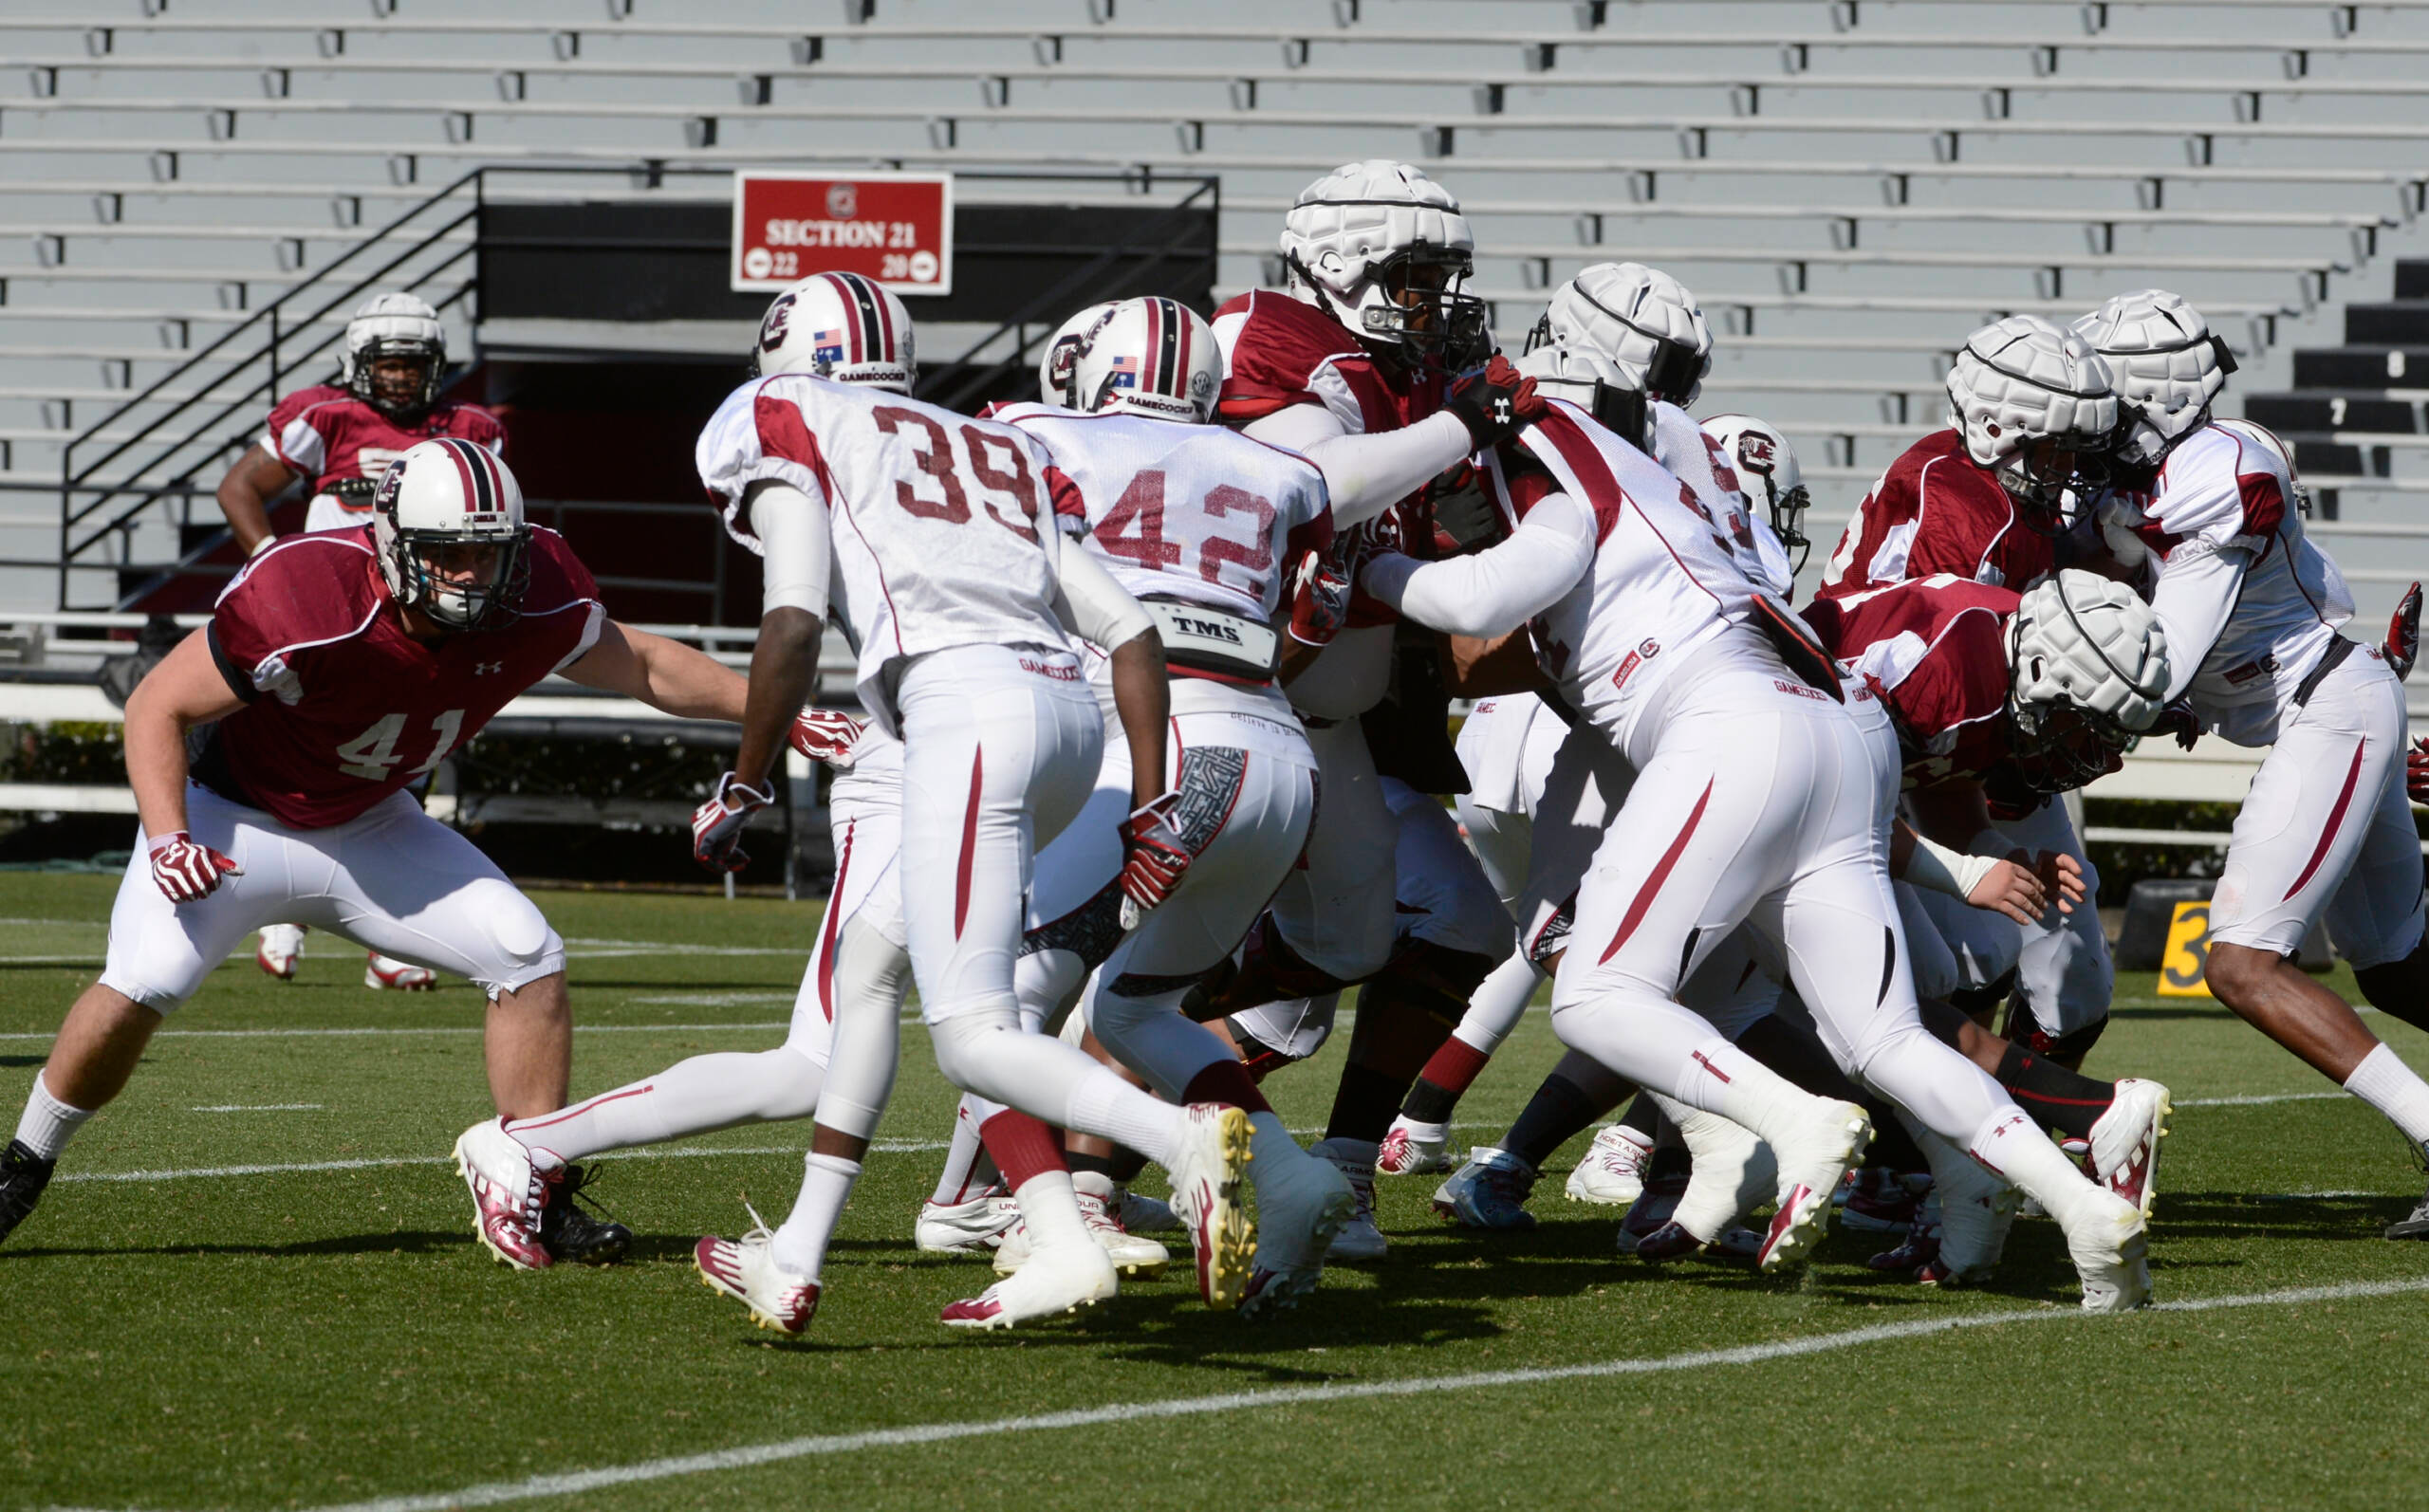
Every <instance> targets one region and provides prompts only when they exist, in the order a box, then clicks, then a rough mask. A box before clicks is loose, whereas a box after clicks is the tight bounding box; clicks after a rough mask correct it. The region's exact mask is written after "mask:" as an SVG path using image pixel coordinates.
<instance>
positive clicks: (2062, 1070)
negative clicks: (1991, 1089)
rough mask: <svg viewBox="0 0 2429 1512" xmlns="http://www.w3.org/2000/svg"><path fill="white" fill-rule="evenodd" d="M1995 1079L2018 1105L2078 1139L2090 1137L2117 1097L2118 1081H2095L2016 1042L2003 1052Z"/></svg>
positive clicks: (2051, 1126) (2049, 1125) (2045, 1123)
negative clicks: (2092, 1130)
mask: <svg viewBox="0 0 2429 1512" xmlns="http://www.w3.org/2000/svg"><path fill="white" fill-rule="evenodd" d="M1992 1079H1993V1080H1995V1081H1997V1082H1998V1084H1999V1085H2000V1086H2002V1087H2005V1088H2006V1089H2007V1094H2008V1096H2009V1097H2013V1098H2014V1099H2015V1103H2016V1106H2017V1107H2019V1108H2022V1109H2023V1110H2024V1111H2025V1112H2027V1113H2029V1114H2030V1115H2032V1116H2034V1117H2035V1118H2038V1119H2040V1120H2041V1122H2042V1123H2043V1124H2044V1125H2046V1126H2048V1127H2049V1128H2053V1129H2056V1130H2058V1131H2060V1132H2061V1133H2063V1134H2072V1135H2073V1136H2074V1137H2076V1138H2078V1139H2088V1138H2090V1137H2091V1126H2092V1125H2093V1124H2095V1123H2098V1122H2099V1121H2100V1116H2101V1115H2102V1114H2105V1113H2106V1112H2107V1111H2108V1105H2109V1104H2110V1103H2112V1102H2115V1101H2116V1100H2117V1083H2115V1082H2114V1081H2095V1080H2093V1079H2091V1078H2089V1077H2087V1076H2085V1075H2084V1074H2083V1073H2082V1072H2080V1071H2069V1070H2067V1068H2066V1067H2065V1066H2062V1065H2060V1064H2059V1063H2058V1062H2057V1061H2055V1060H2050V1059H2049V1057H2048V1056H2045V1055H2035V1054H2033V1053H2032V1052H2031V1051H2030V1050H2028V1049H2026V1048H2025V1047H2024V1046H2023V1045H2020V1044H2017V1043H2015V1042H2013V1041H2010V1042H2008V1046H2007V1048H2006V1049H2004V1050H2002V1051H2000V1052H1999V1069H1998V1070H1997V1071H1995V1072H1993V1073H1992Z"/></svg>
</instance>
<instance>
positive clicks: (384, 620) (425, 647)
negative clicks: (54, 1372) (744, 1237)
mask: <svg viewBox="0 0 2429 1512" xmlns="http://www.w3.org/2000/svg"><path fill="white" fill-rule="evenodd" d="M552 672H556V673H564V674H565V675H566V676H567V677H569V678H572V679H573V680H574V681H576V682H580V683H583V684H584V685H586V686H589V687H594V688H602V689H605V690H608V691H613V692H618V693H622V694H624V695H626V696H628V697H632V698H638V699H640V700H641V701H642V702H644V703H646V704H649V705H650V706H652V707H653V708H657V709H660V710H665V711H666V712H668V713H671V714H674V715H677V716H678V717H680V718H685V719H719V720H728V721H738V720H739V719H740V718H741V717H742V711H743V681H742V679H741V678H740V677H739V676H737V675H736V674H735V673H732V672H731V671H729V670H727V669H726V668H724V667H721V666H719V665H718V664H717V663H716V662H714V661H713V660H711V659H710V658H709V657H708V656H706V655H702V654H701V653H699V652H697V651H695V650H692V649H690V648H688V647H684V646H679V645H677V644H676V643H675V642H673V641H670V640H665V639H661V638H660V637H658V636H652V635H648V634H645V633H643V632H641V631H638V630H632V629H628V628H626V627H624V626H621V625H619V624H617V623H616V622H615V621H613V620H611V619H610V618H608V617H607V613H606V611H605V610H604V609H603V608H602V607H601V605H600V602H599V599H598V595H597V591H596V589H595V588H594V587H593V585H592V582H591V578H590V574H589V573H588V572H587V571H586V570H584V567H583V565H582V563H581V562H580V561H579V560H577V559H576V558H575V556H574V554H573V551H572V548H571V547H569V546H567V545H566V543H565V540H564V538H562V537H561V536H559V535H557V534H556V532H554V531H552V530H545V529H541V528H538V527H535V526H530V525H528V524H526V523H525V521H524V518H523V495H522V490H521V489H520V488H519V487H518V486H517V485H516V483H515V481H514V476H513V474H512V473H510V472H509V471H508V470H507V469H506V466H505V464H504V463H502V462H500V461H499V460H498V459H497V457H496V456H495V455H494V454H493V453H491V452H490V451H489V450H488V449H487V448H485V447H482V446H478V445H475V444H473V442H470V441H467V440H464V439H461V438H459V437H449V438H445V439H440V440H432V441H421V442H417V443H415V444H414V445H412V446H410V447H408V448H406V449H405V451H404V452H403V454H402V455H401V456H399V457H398V458H397V460H396V461H394V462H393V463H391V464H390V465H389V467H388V470H387V471H386V472H385V473H383V474H382V475H381V477H380V488H379V489H378V491H377V492H376V493H375V494H374V495H373V499H372V523H371V524H370V525H368V526H357V527H355V528H352V529H347V530H336V531H327V532H323V533H318V534H312V535H306V536H298V537H294V538H291V539H289V540H287V541H284V542H281V543H280V544H277V545H274V546H272V547H270V548H269V550H266V551H263V552H261V553H259V554H257V555H256V556H255V557H254V558H253V559H252V560H251V561H250V562H248V563H247V564H246V566H245V568H244V570H243V571H242V572H240V573H239V574H238V575H237V576H236V578H235V580H234V581H232V582H231V583H230V584H229V585H228V588H227V590H226V591H225V592H224V593H222V594H221V595H220V596H219V600H218V602H217V603H216V604H215V605H214V606H213V610H212V617H211V622H210V623H209V624H208V625H205V626H204V627H202V628H201V629H198V630H196V631H195V632H194V633H193V634H192V635H190V636H187V637H186V638H185V639H184V640H182V641H180V642H179V643H178V645H177V648H176V650H175V651H173V652H172V653H170V655H168V657H167V658H166V659H164V660H163V661H162V662H161V663H160V664H159V665H158V667H156V668H154V669H153V670H152V672H151V673H150V674H149V675H147V676H146V677H145V678H144V680H143V681H142V683H141V684H139V686H138V687H137V689H136V691H135V693H134V695H133V696H132V697H130V698H129V699H128V700H127V706H126V765H127V780H128V782H129V783H130V784H132V785H133V787H134V789H135V798H136V806H137V811H138V813H139V815H140V817H141V830H140V833H139V837H138V840H137V844H136V848H135V858H134V860H133V861H131V862H130V863H129V864H128V867H127V872H126V879H125V881H124V882H123V883H121V886H120V888H119V892H118V901H117V903H116V904H115V905H114V907H113V908H112V910H111V914H110V946H109V959H108V963H107V965H105V966H104V967H103V968H102V975H101V979H100V981H98V982H96V983H95V984H94V985H93V986H90V987H87V988H86V989H85V990H84V992H83V995H82V996H81V997H79V998H78V999H77V1000H76V1004H75V1006H74V1007H73V1008H71V1009H70V1010H69V1012H68V1014H67V1019H66V1022H65V1024H64V1025H63V1026H62V1027H61V1029H60V1032H59V1039H58V1042H57V1043H56V1044H55V1045H54V1047H53V1049H52V1051H51V1055H50V1059H49V1060H48V1062H47V1063H46V1065H45V1066H44V1068H43V1070H42V1072H41V1073H40V1074H39V1075H38V1076H36V1077H35V1079H34V1085H33V1090H32V1094H31V1096H30V1097H28V1100H27V1104H26V1112H25V1116H24V1118H23V1120H22V1121H21V1122H20V1123H19V1125H18V1128H17V1135H16V1138H15V1140H14V1141H13V1142H12V1143H11V1144H10V1145H9V1149H8V1152H7V1153H6V1155H5V1156H0V1234H5V1233H6V1232H7V1231H8V1230H9V1228H10V1227H12V1226H15V1225H16V1224H17V1223H18V1222H20V1221H21V1220H23V1219H24V1217H25V1216H26V1214H27V1213H28V1212H30V1211H31V1210H32V1208H33V1206H34V1201H35V1199H36V1198H37V1197H38V1196H39V1195H40V1194H41V1192H42V1189H43V1185H44V1183H45V1182H46V1181H47V1180H48V1179H49V1177H50V1173H51V1171H52V1168H53V1166H54V1164H55V1162H56V1161H57V1160H58V1159H59V1157H60V1152H61V1151H62V1150H63V1149H64V1148H65V1146H66V1144H67V1141H68V1139H69V1137H70V1136H71V1135H73V1134H74V1133H75V1132H76V1130H77V1128H78V1127H79V1126H81V1125H82V1124H83V1122H84V1120H86V1119H87V1118H89V1117H91V1116H92V1115H93V1113H94V1111H95V1110H97V1109H99V1108H101V1107H102V1105H103V1104H105V1103H107V1102H108V1101H109V1100H110V1099H111V1098H113V1097H117V1096H118V1094H119V1092H120V1090H121V1088H122V1087H123V1086H124V1085H125V1084H126V1080H127V1078H128V1077H129V1076H130V1075H132V1074H133V1072H134V1070H135V1067H136V1063H137V1061H138V1060H139V1059H140V1058H141V1056H142V1053H143V1048H144V1046H145V1044H146V1043H148V1042H150V1040H151V1038H152V1035H153V1032H154V1031H155V1030H157V1029H158V1027H159V1026H160V1023H161V1021H162V1020H163V1019H165V1018H166V1017H167V1016H168V1015H169V1014H170V1013H172V1012H175V1011H176V1008H177V1007H178V1005H181V1004H183V1003H184V1002H185V1001H186V1000H187V999H188V998H190V997H192V996H194V994H195V992H196V991H197V990H199V989H200V987H201V986H202V984H203V982H204V980H205V979H206V978H207V977H208V976H209V975H210V973H211V971H212V969H213V968H214V967H216V966H217V965H218V964H219V963H220V962H221V961H223V960H225V959H226V958H227V956H228V953H229V951H230V950H231V949H232V947H234V946H235V944H236V943H237V942H238V941H239V940H241V939H243V938H244V936H245V935H246V934H248V933H250V932H251V931H254V930H256V929H259V928H260V927H261V926H262V925H263V924H264V923H265V922H268V921H270V920H275V919H303V920H306V922H308V923H311V924H315V925H318V926H320V927H322V928H324V929H329V930H333V931H338V932H340V933H342V934H343V935H345V936H346V937H347V938H349V939H353V940H355V941H357V942H359V943H361V944H362V945H365V946H368V947H369V948H371V949H373V950H385V951H388V952H390V953H393V954H395V955H398V956H400V957H402V958H403V959H406V960H409V961H412V962H414V963H416V964H417V965H420V966H426V967H433V968H442V969H445V970H448V971H452V972H454V973H456V974H458V975H461V976H467V977H470V978H471V979H472V980H473V981H474V982H475V983H478V984H479V985H480V986H481V987H482V988H483V989H484V990H485V991H486V992H487V993H488V995H489V1000H490V1007H489V1012H488V1019H487V1029H486V1034H487V1041H486V1047H487V1052H488V1060H489V1078H490V1091H491V1097H493V1098H494V1100H495V1102H496V1105H497V1109H498V1112H499V1113H500V1114H501V1115H504V1116H508V1117H517V1116H530V1115H533V1114H540V1113H545V1112H547V1111H548V1110H550V1109H553V1108H557V1107H560V1106H562V1105H563V1104H564V1102H565V1097H566V1074H567V1065H568V1058H569V1055H570V1052H571V1047H572V1027H573V1022H572V1014H571V1011H570V1009H569V1008H568V1006H567V1005H566V971H565V948H564V946H563V945H562V944H561V943H560V942H559V940H558V938H557V935H556V932H555V931H553V930H551V929H550V928H549V927H548V922H547V920H546V919H545V918H543V917H541V915H540V912H539V910H538V909H536V908H534V907H533V906H532V905H531V902H530V900H529V899H528V898H526V897H525V896H524V895H523V894H521V893H519V892H517V891H516V890H515V888H514V886H513V885H512V884H511V883H510V882H509V881H508V880H507V879H506V877H505V876H504V875H503V874H501V873H500V872H499V871H498V869H497V867H496V866H495V865H494V864H492V863H491V861H490V859H489V858H488V857H485V856H483V855H481V853H480V852H479V851H477V850H475V849H473V845H472V842H471V841H469V840H467V839H464V838H463V837H462V836H461V835H458V834H456V833H455V832H454V830H452V829H449V828H448V827H447V826H446V825H444V824H441V823H440V822H438V821H436V820H434V819H432V818H430V817H429V816H427V815H425V814H424V813H423V812H422V810H421V807H420V805H419V804H418V803H417V802H415V801H414V798H413V795H412V794H411V793H409V792H408V791H406V789H407V788H408V787H409V786H410V785H411V784H413V783H414V782H415V781H416V780H417V779H418V778H420V777H422V776H423V775H425V774H427V773H429V772H431V771H432V770H434V769H436V766H437V765H438V764H439V763H440V762H441V761H443V760H445V759H446V757H447V755H448V754H449V753H450V752H451V751H454V750H455V749H456V748H458V747H461V746H462V745H463V744H464V743H465V742H466V741H469V740H471V739H472V738H473V736H474V735H475V734H477V733H478V732H479V731H480V728H481V727H482V726H484V725H486V724H487V723H489V721H490V719H491V716H493V715H494V714H496V712H497V711H498V710H500V709H501V708H503V707H505V705H506V704H507V703H508V701H509V700H510V699H512V698H513V697H514V696H515V695H516V694H518V693H520V692H522V691H524V690H525V689H527V688H529V687H530V686H531V685H532V684H534V683H536V682H538V681H539V680H540V679H541V678H543V677H546V676H547V675H548V674H549V673H552ZM189 733H192V734H193V735H195V737H196V739H197V741H198V743H199V753H198V754H196V755H195V756H194V757H193V758H192V759H191V760H189V757H188V754H187V750H188V747H187V736H188V735H189ZM496 1129H497V1124H496V1122H495V1121H492V1122H491V1123H489V1124H484V1125H481V1126H480V1127H479V1128H478V1129H476V1130H474V1131H473V1133H472V1134H467V1135H466V1137H465V1139H464V1140H463V1141H461V1142H459V1144H458V1145H457V1148H456V1156H457V1161H458V1164H459V1166H460V1168H461V1169H462V1171H463V1174H464V1177H465V1180H466V1182H467V1184H468V1185H469V1186H470V1187H471V1189H472V1192H473V1202H474V1207H475V1209H476V1215H477V1222H476V1226H475V1232H476V1233H477V1234H478V1235H479V1237H480V1240H481V1243H482V1244H483V1245H487V1246H488V1247H489V1248H490V1250H491V1252H492V1253H494V1254H495V1255H496V1256H497V1257H498V1258H499V1259H500V1260H503V1261H505V1262H507V1263H509V1264H512V1265H516V1266H523V1267H538V1266H544V1265H547V1264H548V1263H551V1262H552V1261H553V1260H562V1259H574V1260H584V1261H603V1260H608V1259H613V1258H614V1257H615V1255H616V1254H617V1253H619V1252H621V1248H622V1246H623V1244H624V1242H625V1241H626V1240H627V1239H628V1238H629V1235H627V1234H625V1232H624V1230H623V1229H622V1228H621V1227H620V1226H605V1227H603V1226H599V1225H597V1224H595V1223H593V1222H592V1221H591V1220H590V1219H588V1218H587V1217H586V1216H585V1215H584V1214H583V1213H582V1212H581V1211H580V1210H579V1209H578V1208H575V1207H574V1206H573V1205H572V1202H571V1192H570V1189H571V1188H572V1187H573V1186H574V1185H577V1184H578V1181H579V1174H578V1173H577V1172H573V1171H569V1170H568V1169H567V1168H565V1167H561V1166H560V1167H553V1168H549V1169H545V1170H544V1169H539V1168H536V1167H534V1166H533V1164H532V1163H531V1162H530V1161H528V1160H526V1159H524V1158H522V1157H521V1156H520V1155H519V1154H517V1155H515V1156H513V1158H511V1159H508V1160H503V1161H499V1160H492V1159H491V1158H490V1154H489V1152H491V1150H493V1149H494V1148H495V1147H497V1146H499V1145H501V1144H509V1143H510V1141H506V1140H504V1138H503V1136H502V1135H498V1134H496V1132H495V1131H496Z"/></svg>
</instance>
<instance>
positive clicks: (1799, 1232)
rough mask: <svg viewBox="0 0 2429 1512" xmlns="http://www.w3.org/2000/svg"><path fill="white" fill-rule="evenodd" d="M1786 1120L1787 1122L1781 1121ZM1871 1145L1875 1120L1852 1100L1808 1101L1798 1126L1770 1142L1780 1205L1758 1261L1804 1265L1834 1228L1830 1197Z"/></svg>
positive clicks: (1766, 1266)
mask: <svg viewBox="0 0 2429 1512" xmlns="http://www.w3.org/2000/svg"><path fill="white" fill-rule="evenodd" d="M1783 1121H1785V1120H1783ZM1871 1142H1872V1119H1871V1118H1870V1117H1868V1116H1865V1114H1864V1111H1863V1109H1862V1108H1859V1107H1857V1106H1856V1105H1855V1104H1854V1103H1852V1102H1840V1101H1837V1100H1835V1099H1832V1098H1827V1097H1815V1098H1812V1099H1810V1106H1809V1108H1808V1109H1807V1110H1806V1115H1805V1116H1804V1117H1803V1118H1801V1119H1800V1120H1798V1125H1797V1126H1796V1127H1794V1128H1792V1129H1791V1130H1790V1131H1789V1132H1787V1133H1785V1134H1784V1135H1783V1136H1782V1137H1781V1138H1779V1139H1775V1140H1773V1141H1772V1142H1771V1149H1772V1152H1773V1154H1774V1156H1775V1157H1776V1158H1777V1160H1778V1162H1779V1207H1778V1209H1777V1210H1776V1211H1774V1212H1773V1213H1772V1215H1771V1228H1770V1229H1769V1230H1768V1231H1767V1232H1766V1233H1765V1234H1764V1236H1763V1245H1762V1248H1761V1250H1760V1251H1759V1252H1758V1253H1757V1255H1756V1256H1755V1263H1756V1264H1757V1265H1758V1266H1760V1267H1761V1268H1762V1269H1763V1270H1765V1271H1767V1272H1769V1271H1778V1270H1782V1269H1785V1268H1788V1267H1789V1266H1791V1265H1796V1264H1801V1263H1804V1261H1805V1260H1806V1259H1807V1257H1808V1255H1809V1254H1810V1253H1811V1251H1812V1249H1813V1246H1814V1245H1817V1244H1819V1243H1820V1242H1821V1239H1822V1236H1823V1235H1824V1234H1825V1233H1826V1232H1827V1231H1828V1230H1829V1226H1830V1199H1831V1196H1832V1194H1833V1193H1835V1192H1836V1191H1837V1190H1838V1189H1839V1184H1840V1183H1841V1182H1842V1181H1844V1180H1845V1179H1846V1174H1847V1171H1849V1170H1850V1169H1852V1168H1853V1167H1854V1166H1856V1165H1857V1164H1858V1163H1859V1162H1861V1161H1862V1160H1863V1149H1864V1146H1866V1145H1868V1144H1870V1143H1871Z"/></svg>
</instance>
